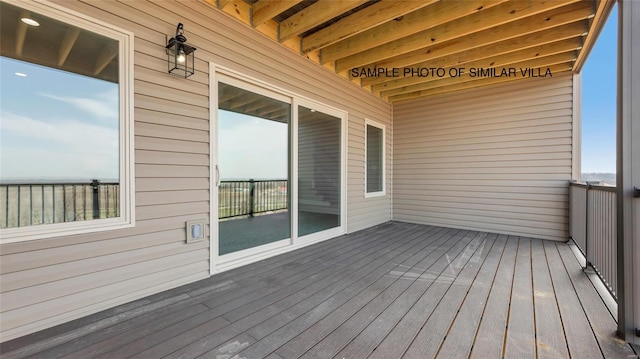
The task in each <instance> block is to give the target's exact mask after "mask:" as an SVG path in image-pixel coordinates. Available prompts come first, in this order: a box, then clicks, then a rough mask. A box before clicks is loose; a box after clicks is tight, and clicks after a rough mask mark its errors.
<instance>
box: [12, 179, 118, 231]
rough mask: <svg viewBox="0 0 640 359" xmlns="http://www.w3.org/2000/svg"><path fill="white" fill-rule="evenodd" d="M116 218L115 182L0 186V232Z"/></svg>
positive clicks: (116, 196) (116, 194) (116, 187)
mask: <svg viewBox="0 0 640 359" xmlns="http://www.w3.org/2000/svg"><path fill="white" fill-rule="evenodd" d="M119 216H120V185H119V184H118V183H117V182H100V181H99V180H91V182H46V183H45V182H43V183H0V228H14V227H25V226H32V225H38V224H47V223H61V222H75V221H84V220H90V219H98V218H113V217H119Z"/></svg>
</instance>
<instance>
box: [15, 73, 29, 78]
mask: <svg viewBox="0 0 640 359" xmlns="http://www.w3.org/2000/svg"><path fill="white" fill-rule="evenodd" d="M15 75H16V76H20V77H27V74H25V73H24V72H16V73H15Z"/></svg>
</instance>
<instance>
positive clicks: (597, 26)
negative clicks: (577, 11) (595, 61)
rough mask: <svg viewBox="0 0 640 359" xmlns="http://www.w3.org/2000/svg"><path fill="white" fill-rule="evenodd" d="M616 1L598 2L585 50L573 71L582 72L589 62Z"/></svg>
mask: <svg viewBox="0 0 640 359" xmlns="http://www.w3.org/2000/svg"><path fill="white" fill-rule="evenodd" d="M615 3H616V2H615V1H614V0H598V1H597V3H596V5H595V10H594V17H593V18H592V19H591V24H590V25H591V26H589V29H590V30H589V33H588V34H587V36H586V38H585V40H584V48H583V50H582V51H580V54H578V59H577V60H576V63H575V64H573V71H574V72H580V71H581V70H582V66H583V65H584V62H585V61H586V60H587V56H589V53H590V52H591V49H592V48H593V45H594V44H595V42H596V40H597V38H598V35H599V34H600V31H602V28H603V27H604V25H605V24H606V23H607V19H608V18H609V14H611V10H612V9H613V5H615Z"/></svg>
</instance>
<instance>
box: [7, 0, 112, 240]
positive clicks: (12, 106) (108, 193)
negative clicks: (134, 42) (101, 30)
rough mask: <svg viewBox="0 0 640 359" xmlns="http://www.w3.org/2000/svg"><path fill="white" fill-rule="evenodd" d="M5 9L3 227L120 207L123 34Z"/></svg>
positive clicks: (106, 213) (104, 214)
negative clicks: (120, 37) (120, 49)
mask: <svg viewBox="0 0 640 359" xmlns="http://www.w3.org/2000/svg"><path fill="white" fill-rule="evenodd" d="M27 15H28V17H27ZM0 16H1V19H0V20H1V21H0V29H1V32H0V33H2V41H0V54H1V57H0V68H1V69H2V73H1V75H0V83H1V84H2V96H1V97H0V122H1V123H2V132H1V133H0V198H3V200H2V201H1V203H0V228H11V227H25V226H33V225H40V224H50V223H60V222H74V221H84V220H93V219H99V218H113V217H119V216H120V211H121V208H120V207H121V203H120V175H121V173H120V165H121V162H120V103H119V92H120V85H119V73H118V69H119V60H120V58H119V53H118V46H119V43H118V41H117V40H115V39H111V38H109V37H106V36H103V35H100V34H97V33H94V32H91V31H88V30H85V29H82V28H79V27H76V26H74V25H71V24H67V23H65V22H62V21H58V20H56V19H53V18H50V17H47V16H43V15H41V14H37V13H35V12H33V11H27V10H24V9H21V8H19V7H16V6H14V5H11V4H7V3H4V2H2V3H0ZM23 19H30V20H31V21H24V20H23ZM36 22H37V24H38V25H37V26H35V24H36ZM17 29H18V30H19V31H21V32H23V33H24V34H25V35H24V36H10V35H11V34H14V35H15V34H16V31H18V30H17Z"/></svg>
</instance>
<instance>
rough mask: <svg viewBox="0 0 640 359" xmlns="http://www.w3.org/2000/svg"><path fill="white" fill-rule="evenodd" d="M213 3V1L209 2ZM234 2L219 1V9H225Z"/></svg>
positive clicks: (231, 0) (230, 0)
mask: <svg viewBox="0 0 640 359" xmlns="http://www.w3.org/2000/svg"><path fill="white" fill-rule="evenodd" d="M207 1H213V0H207ZM232 2H233V0H218V8H220V9H224V8H225V7H226V6H227V5H229V4H231V3H232Z"/></svg>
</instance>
